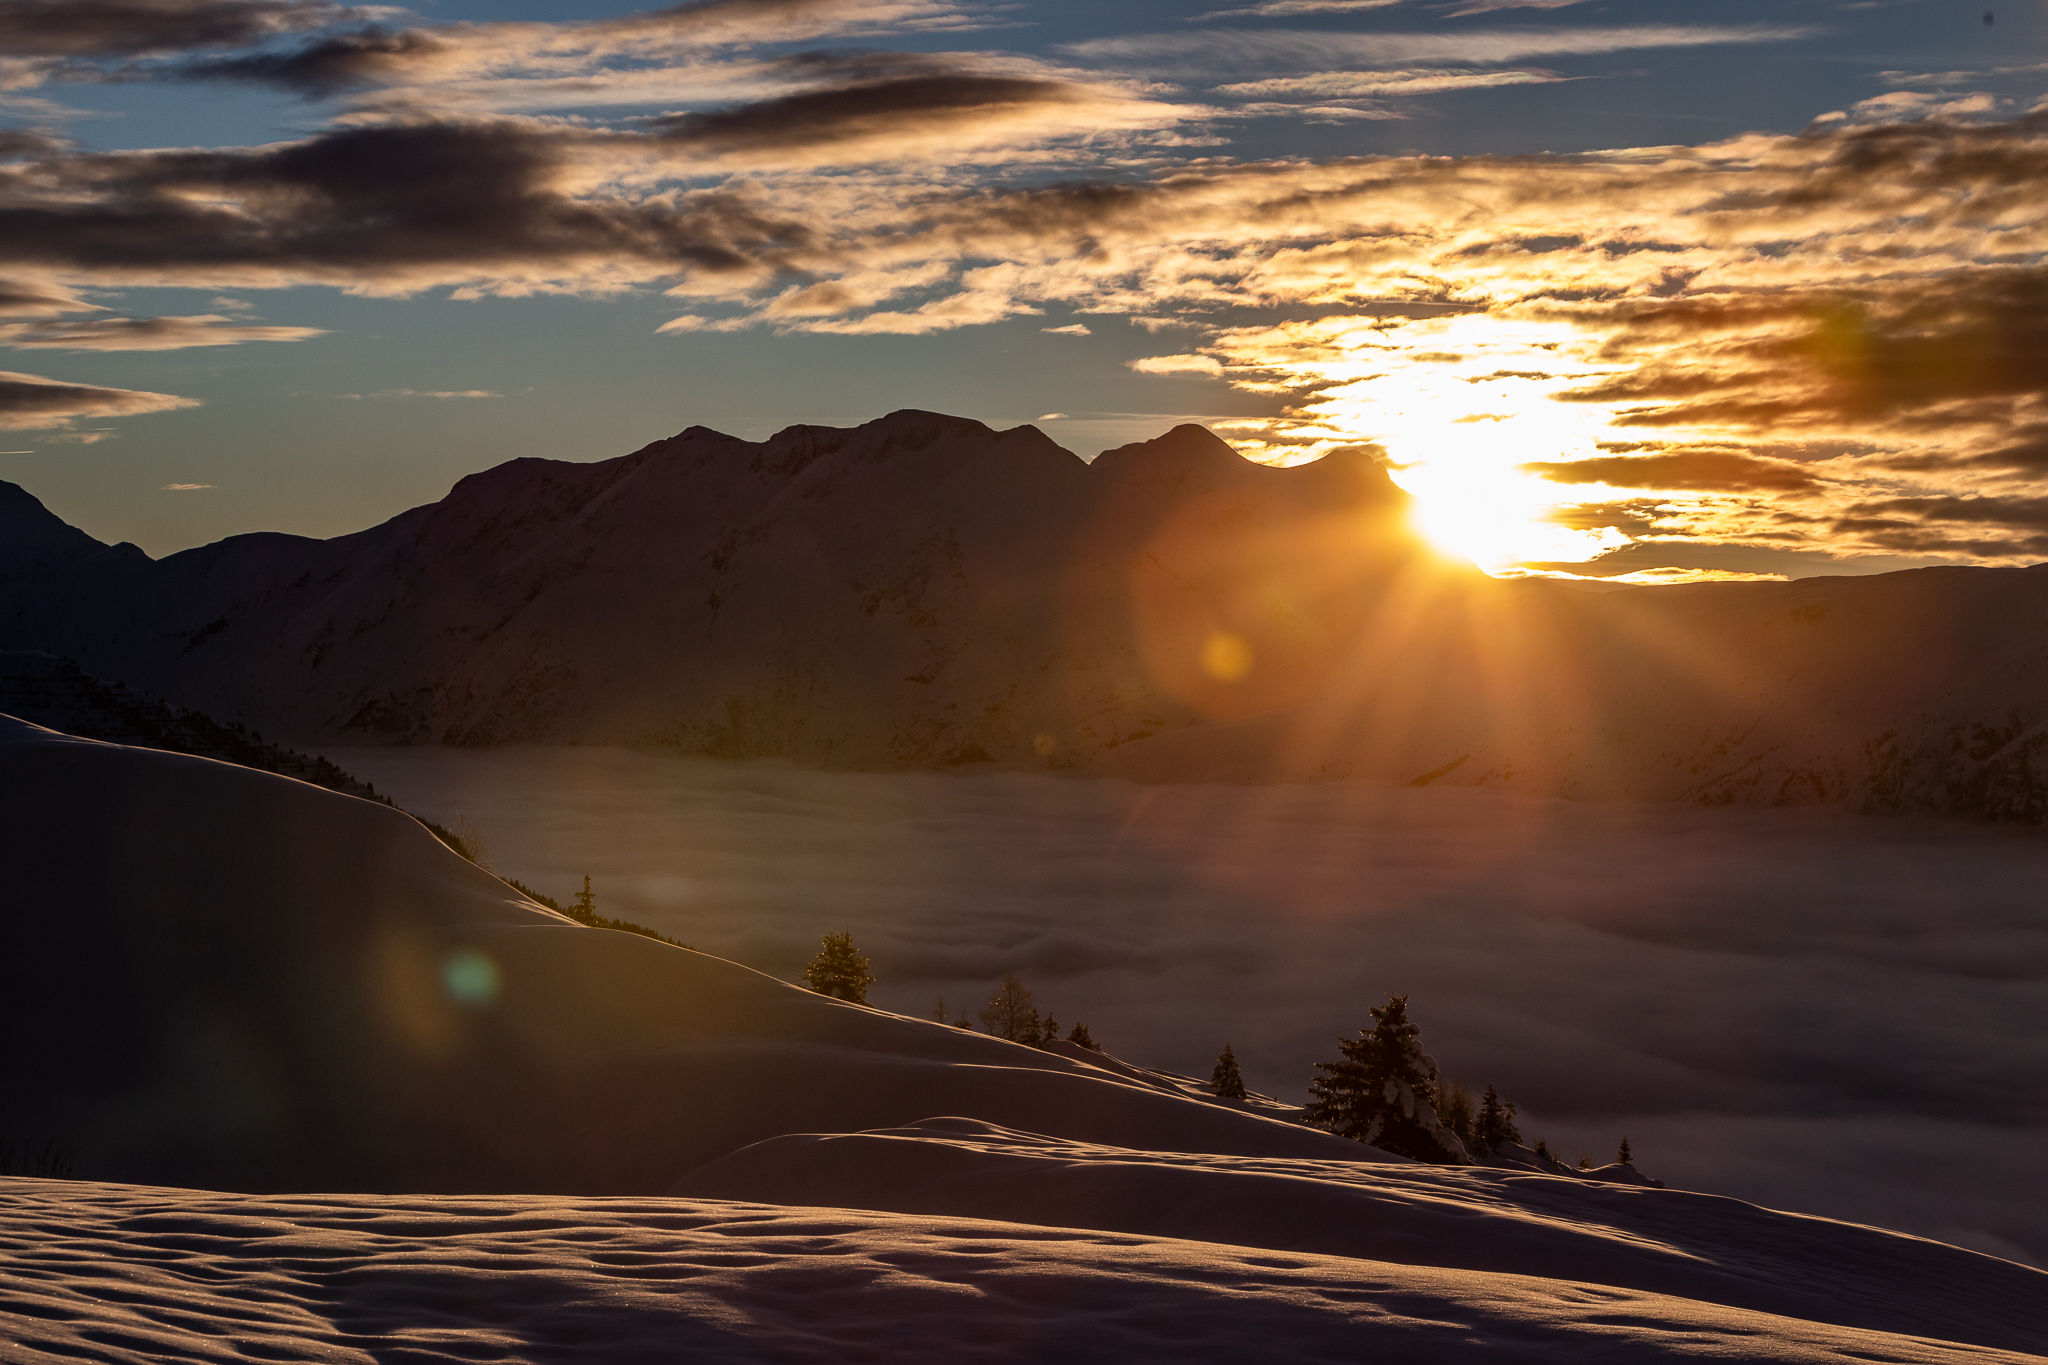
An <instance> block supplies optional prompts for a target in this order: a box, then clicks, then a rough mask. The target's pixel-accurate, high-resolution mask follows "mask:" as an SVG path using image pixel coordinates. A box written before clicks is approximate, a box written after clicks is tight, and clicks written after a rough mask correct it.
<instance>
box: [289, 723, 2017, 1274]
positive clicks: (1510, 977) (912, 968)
mask: <svg viewBox="0 0 2048 1365" xmlns="http://www.w3.org/2000/svg"><path fill="white" fill-rule="evenodd" d="M328 754H329V756H330V757H331V758H333V759H335V760H336V761H337V762H339V763H340V764H341V766H343V767H344V768H346V769H348V770H349V771H351V772H352V773H354V774H355V775H356V776H357V777H359V778H363V779H366V780H369V781H371V782H374V783H375V784H376V786H377V788H378V789H379V791H381V792H384V793H387V794H388V795H390V796H391V797H392V798H393V799H394V800H396V801H397V802H398V803H399V804H400V805H401V806H403V807H405V808H407V809H409V810H412V811H414V812H416V813H418V814H420V815H423V816H426V817H428V818H430V819H434V820H437V821H440V822H442V823H444V824H446V825H448V826H449V827H451V828H454V829H456V830H458V831H460V832H461V833H463V835H464V836H465V837H466V838H473V839H475V840H477V841H478V842H480V843H481V844H482V846H483V852H484V854H485V856H486V858H487V860H488V861H489V862H490V863H491V864H492V865H493V867H494V868H495V870H496V871H498V872H499V873H500V875H504V876H509V877H513V878H516V879H518V880H519V881H521V882H523V883H525V884H527V885H528V886H531V887H533V888H534V889H535V890H537V891H540V892H542V893H545V894H548V895H552V896H554V897H555V898H556V899H558V900H564V901H566V899H567V898H568V897H569V895H570V894H571V893H572V892H573V891H574V890H575V889H576V888H577V887H578V886H580V884H581V878H582V877H583V876H584V875H586V874H587V875H589V876H591V877H592V879H593V887H594V890H595V892H596V894H597V897H598V905H599V907H600V909H601V910H602V911H604V912H605V913H607V914H611V915H614V916H623V917H626V918H629V919H633V920H637V921H640V922H642V923H645V924H648V925H650V926H653V927H655V928H657V929H659V930H661V931H662V932H664V933H667V934H670V935H672V936H673V937H676V938H679V939H682V940H683V941H685V942H687V943H689V944H691V945H692V946H694V947H696V948H699V949H701V950H704V951H707V952H710V953H713V954H716V955H719V956H724V957H729V958H731V959H733V960H735V961H737V962H741V963H744V964H746V965H748V966H752V967H755V968H757V969H759V970H762V971H765V972H768V973H770V974H772V975H776V976H779V977H782V978H783V979H785V980H789V979H793V978H794V977H795V976H796V974H797V973H798V971H799V970H800V968H801V966H802V964H803V962H804V961H805V960H806V959H807V958H808V957H809V956H810V955H811V954H812V953H814V952H816V950H817V947H818V943H819V940H820V938H821V936H822V935H823V934H825V933H827V932H833V931H838V930H841V929H845V930H850V931H851V933H852V934H853V937H854V940H855V942H856V943H857V944H858V945H859V946H860V948H861V949H862V950H863V951H865V952H866V953H868V954H869V956H870V957H871V959H872V963H873V969H874V972H875V975H876V976H877V977H878V978H879V980H878V983H877V984H876V986H875V987H874V988H873V990H872V992H871V994H870V997H869V998H870V1000H871V1001H873V1002H874V1003H876V1004H879V1005H881V1006H882V1007H884V1008H887V1009H892V1010H897V1011H900V1012H902V1013H905V1014H911V1015H915V1016H920V1017H929V1015H930V1013H931V1011H932V1008H933V1005H934V1002H935V1000H936V998H938V997H941V996H942V997H944V999H945V1001H946V1003H947V1007H948V1012H949V1014H951V1015H952V1016H953V1017H955V1018H960V1017H972V1016H973V1014H974V1013H975V1011H976V1010H977V1009H978V1008H979V1007H980V1006H982V1005H983V1004H985V1003H986V1001H987V999H988V996H989V994H990V992H991V991H992V990H993V989H994V987H995V985H996V983H997V982H998V981H999V980H1000V978H1001V977H1002V975H1003V974H1004V973H1005V972H1009V971H1014V972H1016V973H1018V974H1019V975H1020V976H1021V977H1022V979H1023V980H1024V981H1025V983H1026V984H1028V985H1029V986H1031V987H1032V988H1033V989H1034V990H1035V992H1036V996H1037V1003H1038V1006H1039V1008H1040V1009H1041V1010H1042V1011H1049V1012H1051V1013H1053V1014H1055V1015H1056V1016H1057V1018H1058V1019H1059V1020H1060V1022H1061V1025H1062V1027H1063V1028H1064V1027H1066V1026H1070V1025H1071V1024H1072V1023H1074V1022H1077V1021H1079V1022H1085V1023H1086V1024H1087V1025H1088V1026H1089V1029H1090V1030H1091V1032H1092V1033H1093V1035H1094V1037H1095V1038H1096V1040H1097V1041H1098V1042H1100V1043H1102V1044H1103V1045H1104V1046H1106V1047H1107V1048H1108V1049H1109V1050H1110V1051H1111V1052H1113V1053H1115V1054H1117V1055H1119V1056H1122V1057H1124V1058H1127V1059H1129V1060H1132V1061H1135V1062H1139V1063H1142V1064H1145V1065H1150V1066H1158V1067H1165V1068H1170V1069H1173V1070H1178V1071H1183V1072H1192V1073H1195V1074H1199V1075H1201V1076H1207V1074H1208V1071H1209V1068H1210V1065H1211V1064H1212V1063H1213V1061H1214V1059H1215V1057H1216V1054H1217V1053H1218V1051H1220V1049H1221V1048H1222V1046H1223V1044H1224V1043H1225V1042H1229V1043H1230V1044H1231V1045H1232V1046H1233V1047H1234V1048H1235V1050H1236V1053H1237V1055H1238V1057H1239V1058H1240V1059H1241V1060H1242V1061H1243V1064H1244V1070H1245V1078H1246V1081H1247V1083H1248V1084H1249V1085H1250V1086H1251V1087H1252V1088H1253V1089H1254V1090H1259V1091H1264V1092H1266V1093H1269V1094H1272V1095H1275V1096H1277V1097H1279V1098H1281V1099H1285V1100H1288V1101H1290V1102H1297V1103H1298V1102H1300V1101H1301V1100H1303V1099H1304V1098H1305V1090H1306V1084H1307V1081H1308V1078H1309V1076H1310V1074H1311V1065H1312V1063H1314V1062H1316V1061H1320V1060H1330V1059H1332V1058H1334V1056H1335V1055H1336V1038H1337V1036H1338V1035H1339V1034H1350V1033H1352V1032H1353V1031H1355V1030H1357V1029H1358V1028H1360V1027H1362V1026H1365V1025H1368V1024H1369V1022H1370V1021H1369V1020H1368V1019H1367V1017H1366V1007H1367V1006H1368V1005H1369V1004H1372V1003H1375V1002H1377V1001H1379V1000H1381V999H1384V997H1385V995H1386V994H1387V992H1389V991H1399V992H1406V993H1409V994H1411V995H1412V1001H1411V1010H1412V1013H1413V1016H1414V1018H1415V1019H1416V1020H1417V1022H1419V1023H1420V1024H1421V1026H1422V1028H1423V1041H1424V1044H1425V1045H1426V1046H1427V1047H1428V1049H1429V1050H1430V1051H1431V1052H1432V1053H1433V1054H1434V1055H1435V1056H1436V1057H1437V1059H1438V1061H1439V1062H1440V1063H1441V1065H1442V1067H1443V1069H1444V1072H1445V1074H1446V1075H1447V1076H1449V1077H1452V1078H1455V1079H1457V1080H1460V1081H1463V1082H1465V1083H1466V1084H1468V1085H1470V1086H1472V1087H1474V1088H1475V1089H1479V1090H1483V1089H1484V1087H1485V1086H1487V1085H1488V1084H1494V1085H1497V1086H1498V1087H1499V1088H1500V1090H1501V1092H1502V1093H1503V1094H1504V1095H1506V1096H1508V1097H1509V1098H1512V1099H1514V1100H1516V1101H1517V1102H1518V1103H1519V1104H1520V1105H1521V1111H1522V1121H1521V1127H1522V1131H1523V1132H1524V1134H1525V1135H1527V1136H1528V1138H1529V1139H1530V1140H1531V1141H1533V1140H1535V1139H1536V1138H1539V1137H1540V1138H1544V1139H1546V1140H1547V1141H1548V1143H1549V1145H1550V1147H1551V1148H1552V1149H1553V1150H1554V1151H1555V1152H1556V1153H1557V1154H1558V1155H1559V1156H1561V1157H1563V1158H1564V1159H1565V1160H1567V1161H1573V1160H1576V1159H1577V1158H1578V1157H1580V1156H1581V1155H1585V1156H1590V1157H1592V1158H1594V1159H1595V1161H1596V1162H1599V1161H1606V1160H1610V1159H1611V1158H1612V1155H1613V1152H1614V1149H1615V1144H1616V1143H1617V1141H1618V1140H1619V1139H1620V1138H1621V1137H1622V1136H1624V1135H1625V1136H1627V1137H1628V1138H1629V1140H1630V1142H1631V1144H1632V1145H1633V1148H1634V1151H1635V1153H1636V1160H1637V1163H1638V1165H1639V1166H1641V1167H1642V1168H1643V1169H1644V1170H1645V1171H1646V1172H1647V1173H1648V1174H1650V1175H1653V1176H1656V1177H1659V1178H1661V1179H1663V1180H1665V1181H1666V1182H1667V1183H1668V1184H1670V1185H1671V1186H1673V1187H1674V1188H1683V1189H1694V1190H1704V1191H1711V1192H1714V1193H1718V1194H1726V1195H1733V1196H1736V1197H1738V1198H1742V1199H1748V1200H1753V1201H1756V1202H1759V1203H1763V1204H1767V1205H1769V1206H1772V1207H1776V1208H1784V1209H1792V1210H1797V1211H1800V1212H1804V1213H1813V1214H1822V1215H1827V1216H1832V1217H1840V1218H1847V1219H1852V1220H1854V1221H1858V1222H1872V1223H1877V1224H1880V1225H1884V1226H1890V1227H1896V1228H1899V1229H1902V1230H1905V1231H1910V1232H1916V1233H1919V1234H1921V1235H1924V1236H1931V1237H1936V1238H1939V1239H1942V1240H1946V1241H1951V1242H1954V1243H1957V1244H1959V1245H1963V1246H1968V1247H1972V1248H1975V1249H1978V1250H1981V1251H1988V1252H1991V1253H1993V1254H1995V1255H2001V1256H2006V1257H2010V1258H2014V1259H2020V1260H2025V1261H2028V1262H2030V1263H2032V1264H2036V1265H2041V1264H2044V1263H2048V1240H2044V1236H2043V1232H2042V1229H2043V1228H2044V1227H2048V1192H2043V1191H2041V1190H2040V1187H2039V1182H2038V1180H2037V1179H2036V1174H2035V1173H2036V1167H2037V1160H2036V1156H2035V1155H2034V1154H2036V1153H2038V1151H2039V1149H2040V1143H2041V1138H2042V1135H2043V1131H2044V1127H2048V1108H2044V1102H2043V1100H2042V1099H2041V1096H2042V1095H2043V1094H2044V1093H2048V1026H2044V1022H2043V1020H2042V1018H2041V1015H2040V1012H2039V1009H2038V1002H2039V1000H2040V999H2041V993H2042V990H2043V987H2044V985H2048V935H2044V933H2043V930H2042V927H2041V922H2040V919H2039V916H2038V914H2037V913H2035V907H2036V906H2037V905H2038V903H2039V899H2040V896H2041V893H2042V890H2043V888H2044V886H2048V845H2044V844H2043V843H2042V841H2041V839H2040V836H2039V835H2038V833H2035V832H2030V831H2017V830H2011V829H1999V828H1987V827H1983V826H1972V825H1965V824H1960V823H1951V822H1943V821H1934V820H1920V819H1910V818H1873V817H1862V816H1852V815H1848V814H1844V813H1840V812H1838V811H1835V810H1832V809H1828V808H1804V809H1798V810H1785V809H1776V810H1758V809H1734V810H1724V809H1701V808H1697V807H1686V806H1677V805H1654V804H1648V803H1621V802H1587V801H1577V802H1566V801H1552V800H1546V799H1541V798H1534V797H1528V796H1522V795H1514V794H1509V793H1503V792H1499V791H1494V790H1489V789H1484V788H1479V789H1474V788H1430V789H1423V790H1416V789H1411V788H1406V787H1398V786H1392V785H1386V784H1380V783H1371V782H1363V781H1353V782H1342V783H1330V784H1325V785H1316V786H1305V785H1296V786H1226V785H1186V786H1166V785H1140V784H1135V783H1127V782H1121V781H1113V780H1102V779H1076V778H1061V777H1056V776H1046V775H1040V774H1028V773H1016V772H1005V771H988V770H978V771H977V770H969V771H965V772H954V773H922V774H863V773H820V772H815V771H809V770H804V769H799V768H797V767H794V766H792V765H787V764H782V763H777V762H768V761H763V762H753V763H721V762H715V761H709V760H699V759H682V758H676V757H673V756H669V755H661V754H654V753H648V752H645V751H635V750H624V749H605V748H507V749H498V750H492V751H470V750H451V749H446V748H383V749H351V750H341V749H332V750H329V751H328Z"/></svg>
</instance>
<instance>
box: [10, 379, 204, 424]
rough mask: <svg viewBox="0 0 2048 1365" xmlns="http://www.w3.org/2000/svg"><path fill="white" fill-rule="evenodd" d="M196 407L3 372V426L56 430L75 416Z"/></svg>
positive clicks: (159, 396) (170, 397)
mask: <svg viewBox="0 0 2048 1365" xmlns="http://www.w3.org/2000/svg"><path fill="white" fill-rule="evenodd" d="M196 406H197V403H196V402H195V401H194V400H193V399H190V398H179V397H177V396H176V395H175V394H168V393H146V392H143V391H141V390H137V389H109V388H101V387H99V386H97V385H93V384H66V383H64V382H62V381H61V380H56V379H44V378H42V377H41V376H39V375H33V374H10V373H6V372H0V427H8V428H14V429H23V428H37V427H55V426H63V425H64V424H65V423H67V422H69V421H70V420H71V419H72V418H75V417H125V416H132V415H134V414H137V413H144V412H165V411H168V410H170V409H172V408H189V407H196Z"/></svg>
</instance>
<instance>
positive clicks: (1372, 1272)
mask: <svg viewBox="0 0 2048 1365" xmlns="http://www.w3.org/2000/svg"><path fill="white" fill-rule="evenodd" d="M1482 1231H1483V1229H1481V1228H1479V1227H1475V1228H1474V1233H1475V1235H1479V1234H1481V1233H1482ZM0 1256H4V1258H5V1261H6V1265H7V1273H6V1274H5V1275H0V1314H4V1315H5V1321H6V1324H7V1328H6V1332H7V1337H8V1348H9V1349H8V1355H9V1358H10V1359H17V1360H29V1361H54V1360H65V1361H78V1360H91V1361H121V1362H136V1363H137V1365H143V1363H144V1362H148V1363H149V1365H154V1362H158V1361H162V1360H169V1359H175V1360H191V1361H202V1362H205V1361H219V1362H237V1363H239V1362H243V1361H247V1360H249V1359H251V1358H254V1359H259V1360H270V1361H290V1362H298V1361H319V1362H323V1363H324V1362H350V1363H351V1365H353V1363H354V1362H364V1365H367V1363H368V1362H370V1361H388V1360H445V1359H462V1360H475V1359H490V1360H502V1361H511V1362H525V1361H531V1362H545V1363H546V1365H557V1363H560V1365H569V1363H570V1362H580V1361H589V1362H598V1361H604V1362H612V1361H623V1360H659V1361H668V1360H707V1361H719V1362H741V1363H744V1365H752V1362H775V1365H812V1362H815V1363H816V1365H847V1363H848V1362H875V1363H876V1365H880V1363H881V1362H887V1365H922V1362H931V1363H932V1365H954V1362H959V1361H988V1362H1043V1365H1092V1363H1093V1362H1101V1363H1102V1365H1152V1363H1153V1362H1162V1363H1163V1362H1169V1361H1170V1362H1174V1363H1175V1365H1182V1363H1184V1362H1205V1363H1206V1362H1233V1363H1235V1362H1243V1365H1254V1363H1255V1362H1257V1363H1259V1365H1264V1363H1265V1362H1274V1361H1285V1362H1288V1365H1323V1363H1324V1362H1328V1365H1339V1363H1340V1362H1341V1363H1342V1365H1350V1363H1351V1362H1356V1361H1359V1360H1395V1361H1402V1362H1416V1363H1417V1365H1431V1363H1433V1362H1465V1361H1472V1360H1486V1361H1501V1362H1508V1363H1509V1365H1524V1363H1525V1362H1527V1363H1529V1365H1534V1363H1535V1362H1545V1363H1546V1365H1549V1363H1554V1365H1589V1363H1601V1362H1613V1363H1614V1365H1622V1363H1623V1362H1626V1365H1644V1363H1645V1362H1657V1361H1731V1360H1733V1361H1786V1362H1802V1365H1808V1363H1810V1365H1822V1362H1844V1363H1847V1362H1858V1363H1863V1362H1870V1361H1888V1362H1900V1363H1901V1365H1923V1363H1924V1365H1961V1363H1962V1362H2019V1361H2028V1360H2038V1359H2040V1358H2041V1357H2039V1356H2038V1355H2029V1354H2020V1353H2015V1352H2008V1351H2003V1350H1998V1349H1995V1348H1991V1347H1985V1346H1977V1345H1966V1344H1959V1343H1955V1342H1949V1341H1942V1340H1938V1339H1930V1338H1928V1337H1926V1336H1923V1335H1919V1334H1894V1333H1887V1332H1880V1331H1872V1330H1867V1329H1855V1328H1845V1327H1838V1326H1832V1325H1829V1324H1826V1323H1819V1322H1813V1321H1808V1320H1804V1319H1800V1318H1789V1317H1777V1316H1771V1315H1768V1314H1764V1313H1758V1312H1753V1311H1746V1310H1743V1309H1736V1308H1726V1307H1722V1306H1720V1305H1718V1304H1713V1303H1703V1302H1698V1301H1694V1300H1688V1299H1683V1298H1677V1297H1672V1296H1668V1295H1661V1294H1653V1293H1645V1292H1642V1291H1637V1290H1626V1289H1614V1288H1609V1287H1606V1286H1602V1285H1590V1284H1576V1283H1571V1282H1567V1281H1561V1280H1554V1279H1545V1278H1537V1277H1531V1276H1521V1275H1496V1274H1486V1273H1482V1272H1476V1271H1463V1270H1440V1269H1434V1268H1425V1267H1414V1266H1405V1265H1392V1264H1387V1263H1384V1262H1378V1261H1361V1260H1354V1259H1351V1258H1348V1257H1342V1256H1318V1255H1310V1254H1304V1253H1274V1252H1269V1251H1263V1250H1259V1249H1256V1248H1244V1247H1231V1246H1222V1245H1218V1244H1215V1243H1206V1242H1196V1241H1180V1240H1174V1239H1171V1238H1162V1237H1144V1236H1133V1235H1128V1234H1116V1233H1101V1232H1094V1231H1088V1230H1077V1229H1056V1228H1045V1227H1028V1226H1022V1225H1018V1224H1011V1223H997V1222H986V1221H979V1220H974V1219H966V1218H952V1217H909V1216H904V1215H898V1214H887V1213H866V1212H859V1211H853V1210H846V1209H830V1208H788V1207H778V1206H764V1205H758V1204H741V1203H723V1202H714V1201H708V1200H690V1199H608V1200H591V1199H562V1198H534V1197H530V1196H529V1197H516V1196H511V1197H508V1196H497V1197H469V1198H449V1197H432V1196H419V1195H415V1196H381V1197H380V1196H373V1195H354V1196H349V1195H280V1196H270V1197H264V1196H246V1195H240V1196H238V1195H222V1194H210V1193H205V1192H201V1191H192V1190H169V1189H148V1188H140V1187H135V1186H120V1185H111V1186H96V1187H95V1186H84V1187H81V1186H78V1185H68V1184H50V1183H44V1182H40V1181H0Z"/></svg>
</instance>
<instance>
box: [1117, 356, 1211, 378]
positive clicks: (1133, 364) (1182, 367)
mask: <svg viewBox="0 0 2048 1365" xmlns="http://www.w3.org/2000/svg"><path fill="white" fill-rule="evenodd" d="M1126 363H1127V364H1128V365H1129V366H1130V368H1132V369H1134V370H1136V371H1137V372H1138V373H1139V374H1222V373H1223V362H1222V361H1220V360H1218V359H1216V358H1215V357H1214V356H1207V355H1155V356H1147V357H1145V358H1144V359H1143V360H1132V361H1128V362H1126Z"/></svg>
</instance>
